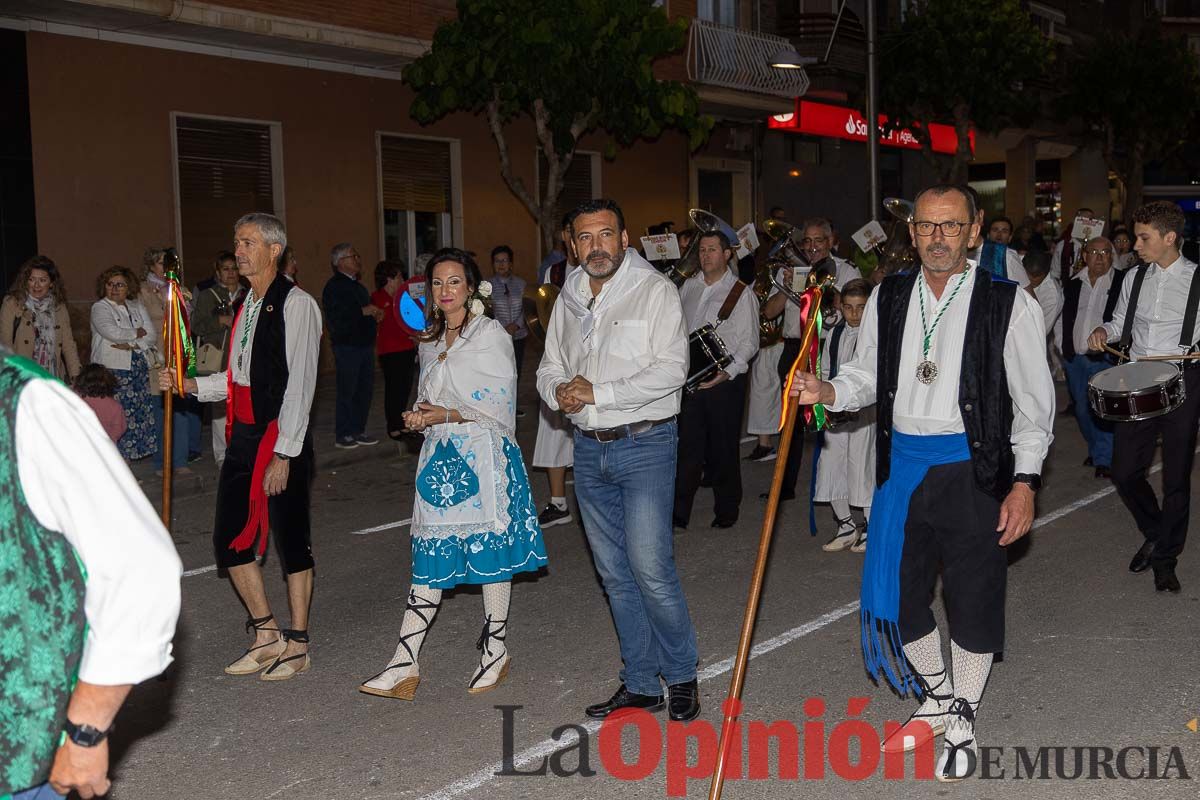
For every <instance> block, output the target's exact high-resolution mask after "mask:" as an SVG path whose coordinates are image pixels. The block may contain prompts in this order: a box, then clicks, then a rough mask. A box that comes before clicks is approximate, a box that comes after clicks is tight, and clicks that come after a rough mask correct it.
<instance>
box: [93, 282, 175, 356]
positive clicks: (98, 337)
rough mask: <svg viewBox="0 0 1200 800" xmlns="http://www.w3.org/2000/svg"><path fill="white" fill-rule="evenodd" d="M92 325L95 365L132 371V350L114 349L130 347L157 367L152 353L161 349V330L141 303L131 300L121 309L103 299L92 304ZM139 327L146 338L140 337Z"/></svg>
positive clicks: (119, 306)
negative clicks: (121, 346) (120, 346)
mask: <svg viewBox="0 0 1200 800" xmlns="http://www.w3.org/2000/svg"><path fill="white" fill-rule="evenodd" d="M91 322H92V362H93V363H96V364H103V365H104V366H106V367H108V368H109V369H129V368H130V367H131V366H132V364H133V357H132V351H130V350H125V349H122V348H118V347H113V344H128V345H132V347H133V349H134V350H136V351H138V352H139V353H141V354H142V355H145V356H146V360H147V362H149V366H151V367H153V366H154V363H153V362H154V360H155V359H154V357H153V356H152V355H149V354H150V353H151V352H152V351H154V350H155V349H156V348H157V346H158V335H159V331H158V326H157V325H155V324H154V323H153V322H151V320H150V313H149V312H148V311H147V310H146V307H145V306H144V305H142V301H141V300H135V299H133V298H130V299H128V300H126V301H125V305H123V306H122V305H118V304H116V303H114V302H113V301H111V300H109V299H108V298H107V297H104V298H101V299H99V300H97V301H96V302H95V303H93V304H92V314H91ZM138 328H141V329H142V330H144V331H145V332H146V335H145V336H138V335H137V329H138Z"/></svg>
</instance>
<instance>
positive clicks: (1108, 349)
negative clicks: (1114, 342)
mask: <svg viewBox="0 0 1200 800" xmlns="http://www.w3.org/2000/svg"><path fill="white" fill-rule="evenodd" d="M1104 352H1106V353H1108V354H1109V355H1114V356H1116V357H1117V358H1119V359H1122V360H1124V359H1125V358H1126V356H1125V354H1124V353H1122V352H1121V351H1120V350H1117V349H1115V348H1112V347H1109V346H1108V345H1104Z"/></svg>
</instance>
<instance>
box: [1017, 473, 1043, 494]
mask: <svg viewBox="0 0 1200 800" xmlns="http://www.w3.org/2000/svg"><path fill="white" fill-rule="evenodd" d="M1013 483H1024V484H1027V485H1028V486H1029V488H1030V489H1032V490H1033V491H1035V492H1036V491H1038V490H1039V489H1041V488H1042V476H1041V475H1038V474H1037V473H1035V472H1018V473H1017V474H1016V475H1013Z"/></svg>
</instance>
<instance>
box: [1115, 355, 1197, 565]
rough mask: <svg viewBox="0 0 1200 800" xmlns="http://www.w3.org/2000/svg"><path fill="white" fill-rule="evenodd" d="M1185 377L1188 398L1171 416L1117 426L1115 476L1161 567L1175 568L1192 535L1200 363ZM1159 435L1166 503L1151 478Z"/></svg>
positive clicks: (1156, 563)
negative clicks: (1148, 476) (1191, 513)
mask: <svg viewBox="0 0 1200 800" xmlns="http://www.w3.org/2000/svg"><path fill="white" fill-rule="evenodd" d="M1183 380H1184V387H1185V388H1186V390H1187V398H1186V399H1185V400H1184V401H1183V405H1181V406H1180V407H1179V408H1177V409H1175V410H1174V411H1172V412H1171V413H1170V414H1164V415H1163V416H1161V417H1155V418H1154V419H1145V420H1141V421H1138V422H1118V423H1116V424H1115V425H1114V426H1113V463H1112V480H1113V483H1114V484H1116V487H1117V493H1118V494H1119V495H1120V496H1121V500H1122V501H1124V503H1125V507H1126V508H1128V509H1129V513H1131V514H1133V519H1134V521H1135V522H1136V523H1137V526H1138V530H1139V531H1141V532H1142V536H1144V537H1145V538H1146V540H1147V541H1151V542H1154V555H1153V556H1152V558H1151V564H1152V565H1153V566H1156V567H1174V566H1175V562H1176V561H1177V560H1178V559H1179V554H1180V553H1181V552H1183V544H1184V541H1185V540H1186V539H1187V528H1188V510H1189V506H1190V503H1191V492H1192V460H1193V457H1194V455H1195V450H1196V425H1197V422H1198V421H1200V367H1186V368H1184V371H1183ZM1160 435H1161V436H1162V466H1163V468H1162V480H1163V499H1162V505H1161V506H1160V505H1159V502H1158V498H1157V497H1156V496H1155V494H1154V489H1152V488H1151V487H1150V482H1149V481H1147V480H1146V475H1147V473H1148V472H1149V469H1150V463H1151V461H1153V460H1154V448H1155V444H1156V443H1157V440H1158V437H1159V436H1160Z"/></svg>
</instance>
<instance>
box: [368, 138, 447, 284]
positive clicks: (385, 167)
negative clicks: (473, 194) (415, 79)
mask: <svg viewBox="0 0 1200 800" xmlns="http://www.w3.org/2000/svg"><path fill="white" fill-rule="evenodd" d="M457 171H458V143H457V142H453V141H447V140H442V139H422V138H415V137H409V136H392V135H388V134H380V135H379V173H380V191H381V198H380V199H381V201H382V202H381V203H380V208H381V210H382V214H383V219H382V225H381V230H382V232H383V247H382V250H383V256H384V258H402V259H404V261H405V263H407V264H408V265H409V268H410V269H411V268H412V265H413V264H414V263H415V262H416V258H417V256H418V255H420V254H421V253H432V252H434V251H435V250H437V249H438V248H441V247H450V246H451V245H452V244H453V243H454V241H455V240H456V236H455V233H456V230H455V228H456V227H457V226H456V225H455V219H456V218H457V217H458V216H459V214H457V213H456V212H455V209H456V207H457V205H456V197H455V194H456V192H455V186H456V185H457V182H458V181H457Z"/></svg>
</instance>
